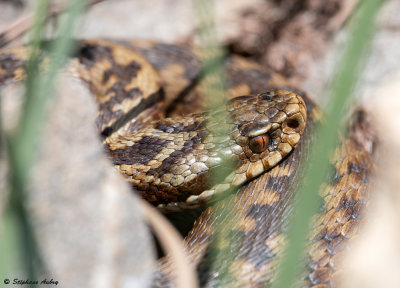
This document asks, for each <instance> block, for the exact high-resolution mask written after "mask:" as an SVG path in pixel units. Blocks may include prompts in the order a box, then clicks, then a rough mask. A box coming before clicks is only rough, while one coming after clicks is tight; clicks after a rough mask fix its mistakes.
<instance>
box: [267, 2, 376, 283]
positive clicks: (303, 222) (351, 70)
mask: <svg viewBox="0 0 400 288" xmlns="http://www.w3.org/2000/svg"><path fill="white" fill-rule="evenodd" d="M382 2H383V1H382V0H369V1H362V3H361V5H360V7H359V8H360V10H359V11H358V12H359V13H358V15H357V17H356V18H355V19H354V20H355V21H354V22H353V23H352V24H353V25H352V26H351V30H350V37H349V41H348V44H347V47H346V50H345V52H344V54H343V57H342V60H341V62H340V63H341V65H340V66H339V69H338V71H337V73H336V76H335V77H334V80H333V83H332V90H331V91H332V97H330V99H331V101H330V103H329V105H328V107H327V111H326V118H325V121H324V124H323V125H321V127H320V129H318V131H317V138H316V139H317V142H316V143H315V146H314V148H313V149H312V150H311V151H313V153H311V157H310V162H309V165H308V167H306V171H305V176H304V178H305V183H304V185H302V187H301V188H300V191H298V198H297V200H298V201H297V202H296V205H295V207H294V213H293V215H292V217H291V221H290V222H289V223H290V224H289V225H290V227H289V231H288V245H287V247H286V251H285V253H284V255H283V259H282V262H281V266H280V271H279V274H278V278H277V282H276V283H275V285H274V287H282V288H287V287H292V286H293V285H294V283H295V282H296V280H299V279H298V277H299V275H300V274H299V272H300V269H301V266H300V263H301V258H302V256H303V251H304V248H305V240H306V237H307V235H308V227H309V223H310V220H311V217H312V215H313V214H314V213H315V212H316V211H317V209H318V201H319V195H318V191H319V188H320V186H321V184H322V182H323V180H324V179H325V175H326V173H327V170H328V165H329V160H328V157H329V153H330V152H331V151H332V150H333V149H334V147H335V145H336V143H337V137H338V129H339V127H340V123H341V119H342V117H344V115H345V112H346V108H347V107H348V103H349V99H350V95H351V93H352V91H353V89H354V85H355V83H356V81H357V78H358V74H359V72H360V66H361V64H362V60H363V56H364V55H365V53H366V51H367V48H368V47H369V44H370V40H371V37H372V33H373V27H374V19H375V15H376V13H377V11H378V10H379V7H380V5H381V4H382Z"/></svg>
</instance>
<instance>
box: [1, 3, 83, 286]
mask: <svg viewBox="0 0 400 288" xmlns="http://www.w3.org/2000/svg"><path fill="white" fill-rule="evenodd" d="M47 4H48V1H47V0H41V1H39V2H38V6H37V7H38V8H37V11H36V17H35V19H36V22H35V24H34V26H33V28H32V30H31V37H32V39H31V42H30V43H31V57H30V60H29V61H28V64H27V73H28V78H27V82H26V93H25V98H24V105H23V112H22V113H21V115H22V116H21V119H20V122H19V126H18V128H17V130H16V131H15V133H14V134H13V135H6V136H8V137H6V143H7V150H8V154H9V160H10V166H11V170H12V171H11V172H12V183H11V186H12V187H11V188H12V189H11V190H12V191H11V196H10V202H9V205H8V210H7V213H8V215H10V217H11V218H10V219H12V217H15V220H16V224H15V227H16V229H17V231H18V238H19V240H20V241H8V242H7V241H5V242H4V243H9V244H8V245H9V246H8V245H6V246H2V249H3V250H2V252H5V251H22V253H23V254H24V256H23V257H24V263H25V264H26V270H27V273H28V276H29V277H30V279H32V280H34V279H35V278H36V276H37V275H38V274H37V273H38V272H39V273H40V272H43V266H41V267H39V268H38V267H37V266H38V264H40V263H41V262H40V254H39V252H38V249H37V245H36V243H35V238H34V234H33V231H32V227H31V225H30V223H29V219H28V218H29V217H28V213H27V211H26V209H25V206H24V199H25V194H26V192H27V187H26V180H27V178H28V175H29V172H30V170H31V168H32V165H33V163H34V160H35V156H36V155H37V153H36V151H37V150H38V149H37V148H38V145H39V144H40V132H41V127H42V126H43V124H44V122H45V119H46V111H47V110H48V109H47V108H48V107H47V106H48V102H49V100H50V99H51V95H52V94H53V86H52V85H53V83H54V80H55V77H56V75H57V71H58V70H59V68H60V67H61V65H62V64H63V62H64V59H65V55H67V54H68V53H69V52H70V50H71V49H72V41H70V38H71V36H72V32H73V31H74V29H75V28H76V25H77V22H76V19H77V16H78V15H79V13H80V12H81V11H83V8H84V6H85V4H86V1H82V0H73V1H71V5H70V7H69V8H68V9H67V12H66V16H65V19H64V21H63V22H62V24H61V25H60V29H59V35H60V36H59V38H58V39H57V40H56V41H55V42H54V45H53V47H52V48H51V51H50V55H51V56H53V58H52V61H50V63H49V67H48V69H47V71H46V73H39V71H40V68H39V62H40V53H39V50H40V41H41V36H42V30H43V26H44V19H45V17H46V13H47ZM6 224H7V223H6ZM5 227H6V228H5V230H3V232H4V233H5V234H2V235H1V236H2V238H4V237H8V236H10V235H11V234H12V231H11V230H9V228H7V227H9V225H6V226H5ZM8 233H11V234H10V235H8ZM4 239H6V238H4ZM2 240H3V239H2ZM1 242H3V241H1ZM21 243H22V247H20V246H19V244H21ZM10 257H15V255H14V256H13V254H11V255H10ZM10 257H9V258H10ZM1 259H7V258H6V257H1ZM1 261H2V262H0V264H1V265H0V267H1V268H2V269H3V268H4V267H6V265H7V263H6V262H3V261H6V260H1ZM38 261H39V262H38ZM39 266H40V265H39ZM0 273H1V275H4V271H3V270H0Z"/></svg>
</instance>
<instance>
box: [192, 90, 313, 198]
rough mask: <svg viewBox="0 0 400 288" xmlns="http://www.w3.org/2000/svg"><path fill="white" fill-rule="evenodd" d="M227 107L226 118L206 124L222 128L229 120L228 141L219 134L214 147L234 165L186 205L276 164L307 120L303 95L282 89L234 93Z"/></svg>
mask: <svg viewBox="0 0 400 288" xmlns="http://www.w3.org/2000/svg"><path fill="white" fill-rule="evenodd" d="M228 111H229V113H230V117H228V118H230V119H226V120H225V121H220V122H219V123H218V121H214V122H215V123H212V125H209V127H208V128H209V129H211V128H214V127H216V126H221V127H222V128H223V127H224V123H227V122H229V123H231V124H230V125H229V126H230V127H231V133H230V137H228V138H229V139H230V140H229V141H228V142H229V144H228V143H227V142H225V140H224V139H225V137H221V141H220V142H221V143H222V144H220V145H215V148H216V151H219V152H217V154H216V155H218V156H219V157H220V158H221V159H223V160H234V161H233V163H236V167H235V168H234V169H233V171H232V170H231V172H230V173H229V174H228V175H227V176H226V177H225V179H224V180H223V181H222V182H221V183H219V184H216V185H214V186H213V187H211V188H210V189H209V190H205V191H204V192H202V193H201V194H200V195H192V196H190V197H189V198H188V199H187V200H186V202H187V203H188V204H189V205H192V204H193V203H198V202H207V201H209V200H210V199H211V197H214V196H215V195H219V194H222V193H223V192H225V191H227V190H229V189H230V188H233V187H237V186H239V185H242V184H244V183H245V182H247V181H249V180H251V179H252V178H254V177H256V176H258V175H260V174H261V173H263V172H265V171H267V170H269V169H271V168H272V167H274V166H275V165H277V164H278V163H279V162H280V161H281V160H282V159H283V158H284V157H285V156H286V155H287V154H289V153H290V152H291V151H292V150H293V149H294V148H295V147H296V145H297V143H299V141H300V138H301V135H302V134H303V132H304V128H305V126H306V121H307V112H306V105H305V103H304V101H303V99H302V98H301V97H300V96H299V95H297V94H296V93H294V92H291V91H286V90H274V91H269V92H266V93H262V94H257V95H248V96H239V97H235V98H233V99H231V100H230V101H229V102H228ZM214 129H215V130H216V131H218V129H216V128H214ZM221 130H223V129H221ZM216 139H219V137H214V141H215V142H216V143H217V144H218V142H219V141H216ZM217 159H219V158H217ZM216 162H218V161H216ZM231 163H232V162H231ZM219 166H220V167H221V166H222V168H224V167H223V166H224V165H221V164H219ZM228 166H229V165H228ZM209 168H210V167H209ZM226 168H228V170H229V167H225V169H226Z"/></svg>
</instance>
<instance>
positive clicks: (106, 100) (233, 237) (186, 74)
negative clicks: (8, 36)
mask: <svg viewBox="0 0 400 288" xmlns="http://www.w3.org/2000/svg"><path fill="white" fill-rule="evenodd" d="M77 44H78V45H77V48H76V50H75V52H74V55H73V58H72V60H71V61H70V63H69V65H68V68H67V69H68V70H69V71H72V73H73V75H76V76H77V77H78V78H79V79H81V80H82V81H83V82H84V83H86V84H87V85H88V87H89V88H90V90H91V91H92V94H93V96H94V97H95V99H96V101H97V103H98V108H99V113H98V116H97V119H96V124H97V127H98V129H99V133H100V134H101V135H102V136H103V139H104V141H103V143H104V147H105V150H106V151H107V152H108V154H109V155H110V158H111V159H112V162H113V164H114V166H115V168H116V169H117V170H118V171H120V172H121V173H122V174H123V175H124V176H125V178H126V179H127V181H129V182H130V183H131V185H132V187H133V190H135V191H136V192H138V193H139V194H140V195H141V196H142V197H144V198H145V199H147V200H148V201H149V202H150V203H152V204H153V205H154V206H157V207H158V208H159V209H162V210H164V211H169V212H171V211H172V212H174V211H181V210H182V209H183V210H185V209H188V208H195V207H201V209H200V216H199V217H198V218H197V219H196V221H195V222H194V224H193V226H192V228H191V229H190V231H189V232H188V234H187V235H186V238H185V249H186V252H187V254H188V255H189V257H190V259H191V262H192V263H194V265H195V266H196V267H197V271H198V275H199V280H200V283H201V286H204V287H225V286H229V287H268V286H269V285H270V284H271V283H272V282H273V281H274V278H275V277H276V271H277V267H278V265H277V264H278V261H279V258H280V256H281V254H282V247H283V245H284V243H285V242H286V232H287V227H288V223H287V219H288V216H289V215H290V213H291V211H292V207H293V205H292V204H293V202H294V201H295V197H296V191H297V190H298V188H299V186H300V185H301V177H302V169H301V167H302V166H303V165H304V163H305V162H306V161H307V160H308V155H309V152H310V151H309V150H310V147H311V145H312V143H313V141H314V140H315V136H314V135H313V131H314V130H315V126H316V125H318V122H319V120H320V117H321V116H320V115H321V111H320V109H319V108H318V106H317V105H316V104H315V103H314V102H313V101H312V100H311V99H310V98H309V97H308V96H307V95H306V93H304V92H303V91H301V90H299V89H297V88H296V87H293V86H291V85H290V84H289V83H288V82H287V81H286V80H285V79H284V78H283V77H281V76H280V75H278V74H276V73H273V72H271V71H269V70H268V69H266V68H265V67H261V66H260V65H258V64H256V63H254V62H251V61H249V60H246V59H244V58H241V57H238V56H231V57H229V58H227V60H226V62H225V64H224V65H225V67H224V68H225V71H226V78H227V79H226V86H227V91H226V94H227V97H228V100H227V103H226V105H223V106H221V107H218V108H217V109H213V110H212V112H209V113H206V112H204V109H205V107H206V103H204V101H203V100H202V99H203V98H202V97H201V96H202V95H201V94H202V89H201V86H202V79H203V78H204V77H206V76H205V73H204V71H202V68H201V67H202V66H201V63H200V61H199V60H198V57H197V56H196V53H195V52H193V51H192V50H191V49H189V48H187V47H185V46H178V45H172V44H161V43H154V42H150V41H119V42H113V41H106V40H80V41H78V42H77ZM42 53H43V55H41V58H42V59H43V61H42V62H43V63H44V64H43V65H44V66H45V62H46V61H45V59H46V57H47V56H46V53H45V52H42ZM28 56H29V50H28V49H27V48H25V47H17V48H11V49H7V50H4V51H2V52H1V54H0V85H6V84H7V83H8V82H12V81H20V80H22V79H24V78H25V74H26V73H25V72H24V71H25V70H24V69H25V68H24V67H25V64H24V63H26V61H27V59H28ZM50 61H51V60H50ZM77 108H79V107H77ZM351 123H352V124H351V125H349V128H348V133H347V135H348V136H347V137H346V138H343V139H342V143H341V144H340V145H339V146H338V147H337V149H336V151H335V153H334V156H333V157H332V165H331V166H332V167H331V173H330V175H329V177H328V178H327V181H326V183H325V184H324V185H323V187H322V188H321V191H320V192H319V194H320V196H321V203H322V204H323V205H322V208H321V211H320V212H319V213H318V214H316V215H315V217H314V220H313V224H312V233H310V236H309V244H308V246H307V247H306V251H307V252H306V253H305V258H304V263H303V264H304V275H302V276H301V281H299V283H298V285H299V286H301V287H319V288H321V287H332V286H335V283H336V282H335V281H337V278H338V275H340V269H341V268H340V267H341V266H340V260H341V259H342V258H343V255H344V253H345V252H346V250H348V249H349V243H350V242H349V240H350V239H351V238H352V237H353V236H354V235H356V234H357V232H358V229H359V224H360V221H361V220H362V217H363V211H364V210H365V209H364V208H365V207H366V204H367V203H368V199H369V190H370V186H371V177H372V171H373V159H372V157H371V154H372V153H371V152H372V149H371V148H370V146H368V145H366V142H368V141H369V139H368V137H367V136H365V135H366V134H368V133H367V132H366V130H367V129H368V126H367V123H366V121H365V117H364V114H362V113H361V114H358V115H357V116H356V117H355V118H353V121H352V122H351ZM364 136H365V137H364ZM217 171H218V172H217ZM214 173H217V174H218V175H219V176H221V175H222V176H221V177H218V179H216V178H215V177H213V174H214ZM172 275H173V273H172V272H171V271H170V265H169V262H168V260H167V259H163V260H161V261H160V263H159V271H157V273H156V275H155V277H154V283H153V285H154V287H170V286H173V281H172Z"/></svg>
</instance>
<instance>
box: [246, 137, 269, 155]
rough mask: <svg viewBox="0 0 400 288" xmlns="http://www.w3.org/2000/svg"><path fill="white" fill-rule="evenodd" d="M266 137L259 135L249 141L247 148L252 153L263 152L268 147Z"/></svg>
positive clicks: (267, 138)
mask: <svg viewBox="0 0 400 288" xmlns="http://www.w3.org/2000/svg"><path fill="white" fill-rule="evenodd" d="M268 142H269V137H268V135H260V136H257V137H254V138H252V139H250V142H249V147H250V149H251V151H253V152H254V153H261V152H264V151H265V150H266V149H267V147H268Z"/></svg>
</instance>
